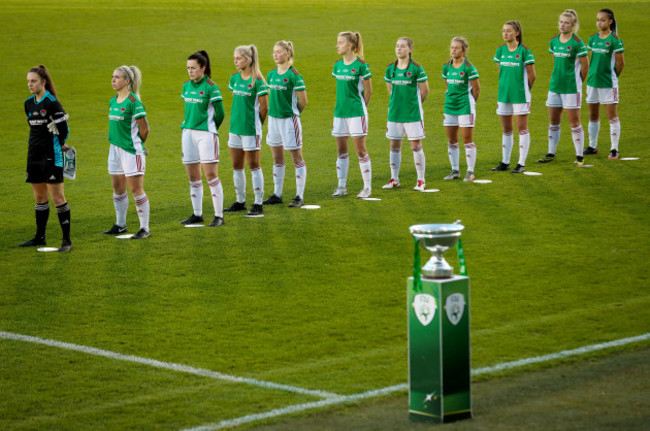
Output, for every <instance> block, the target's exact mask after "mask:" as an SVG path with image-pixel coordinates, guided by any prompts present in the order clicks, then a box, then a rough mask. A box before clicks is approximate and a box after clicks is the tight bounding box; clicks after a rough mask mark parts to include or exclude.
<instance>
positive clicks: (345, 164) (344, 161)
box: [336, 154, 350, 188]
mask: <svg viewBox="0 0 650 431" xmlns="http://www.w3.org/2000/svg"><path fill="white" fill-rule="evenodd" d="M349 167H350V158H349V157H348V155H347V154H339V157H338V158H337V159H336V177H337V178H338V179H339V187H341V188H345V187H346V184H347V182H348V168H349Z"/></svg>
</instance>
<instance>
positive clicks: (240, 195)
mask: <svg viewBox="0 0 650 431" xmlns="http://www.w3.org/2000/svg"><path fill="white" fill-rule="evenodd" d="M232 180H233V183H234V184H235V200H236V201H237V202H246V173H245V172H244V170H243V169H233V170H232Z"/></svg>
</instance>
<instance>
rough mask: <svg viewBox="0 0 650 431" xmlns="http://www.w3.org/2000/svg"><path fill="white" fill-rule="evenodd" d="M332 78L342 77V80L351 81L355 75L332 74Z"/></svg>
mask: <svg viewBox="0 0 650 431" xmlns="http://www.w3.org/2000/svg"><path fill="white" fill-rule="evenodd" d="M334 78H336V79H342V80H344V81H352V80H354V79H357V77H356V76H352V75H334Z"/></svg>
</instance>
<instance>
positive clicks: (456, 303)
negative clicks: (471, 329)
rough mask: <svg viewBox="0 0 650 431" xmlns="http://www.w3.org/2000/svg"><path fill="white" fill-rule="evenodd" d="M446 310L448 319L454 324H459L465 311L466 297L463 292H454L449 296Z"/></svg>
mask: <svg viewBox="0 0 650 431" xmlns="http://www.w3.org/2000/svg"><path fill="white" fill-rule="evenodd" d="M445 312H446V313H447V319H449V321H450V322H451V324H452V325H454V326H456V325H458V322H460V321H461V319H462V318H463V314H464V313H465V297H464V296H463V294H462V293H454V294H451V295H449V296H448V297H447V300H446V301H445Z"/></svg>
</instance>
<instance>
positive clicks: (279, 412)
mask: <svg viewBox="0 0 650 431" xmlns="http://www.w3.org/2000/svg"><path fill="white" fill-rule="evenodd" d="M647 340H650V333H647V334H643V335H638V336H635V337H629V338H621V339H619V340H614V341H610V342H607V343H599V344H592V345H589V346H584V347H579V348H577V349H571V350H563V351H561V352H556V353H550V354H548V355H542V356H535V357H532V358H525V359H520V360H517V361H511V362H504V363H501V364H497V365H493V366H491V367H483V368H478V369H475V370H472V376H480V375H483V374H489V373H494V372H499V371H504V370H510V369H513V368H519V367H524V366H527V365H531V364H538V363H542V362H549V361H553V360H557V359H563V358H568V357H571V356H578V355H584V354H586V353H591V352H596V351H599V350H605V349H611V348H614V347H620V346H624V345H626V344H632V343H639V342H642V341H647ZM405 390H408V384H401V385H395V386H388V387H386V388H382V389H376V390H372V391H368V392H363V393H359V394H353V395H346V396H341V397H339V398H330V399H326V400H320V401H314V402H310V403H304V404H295V405H292V406H287V407H283V408H280V409H274V410H269V411H267V412H263V413H255V414H252V415H247V416H241V417H238V418H233V419H227V420H223V421H221V422H218V423H214V424H207V425H201V426H198V427H194V428H186V429H185V430H183V431H213V430H220V429H225V428H233V427H236V426H239V425H244V424H247V423H251V422H257V421H261V420H265V419H273V418H277V417H279V416H284V415H289V414H292V413H299V412H303V411H306V410H311V409H317V408H322V407H328V406H332V405H336V404H342V403H348V402H354V401H359V400H363V399H367V398H374V397H378V396H382V395H389V394H392V393H394V392H400V391H405Z"/></svg>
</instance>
